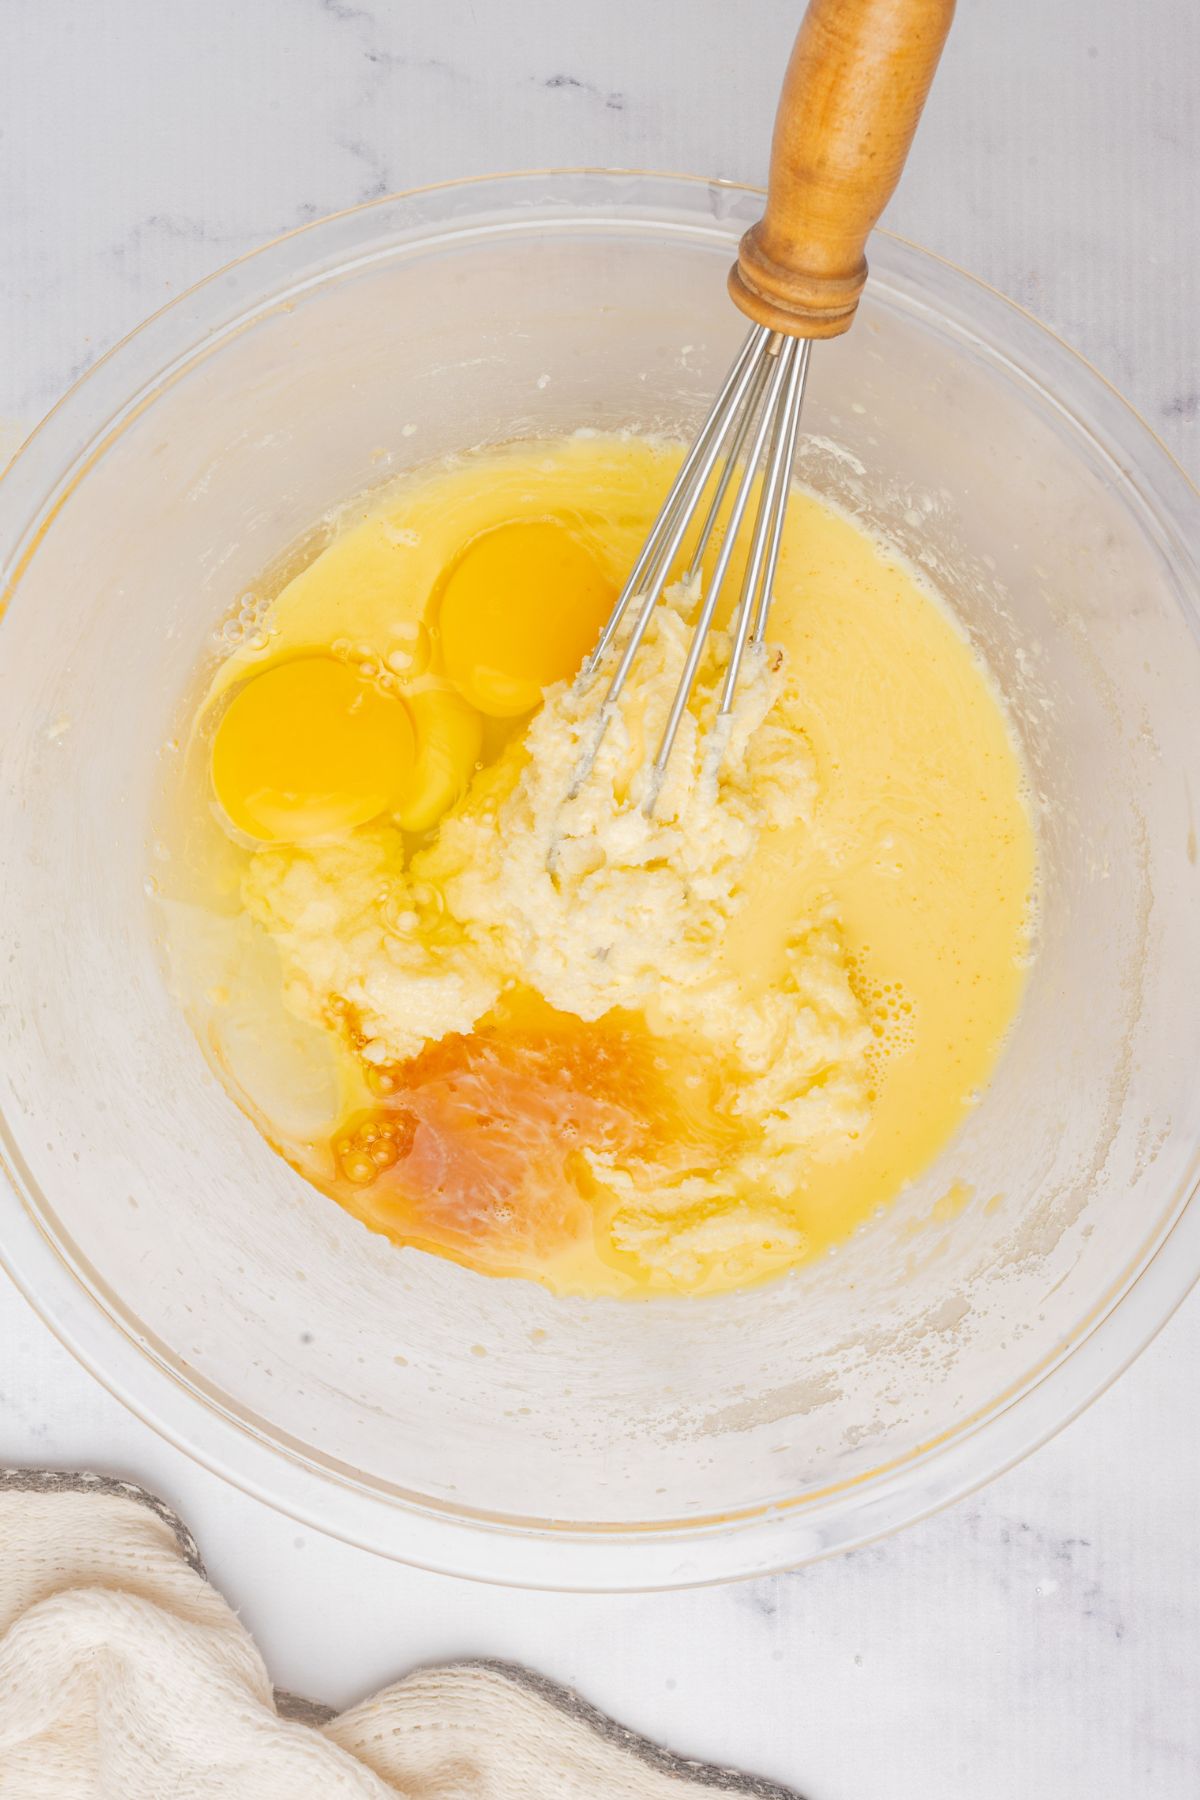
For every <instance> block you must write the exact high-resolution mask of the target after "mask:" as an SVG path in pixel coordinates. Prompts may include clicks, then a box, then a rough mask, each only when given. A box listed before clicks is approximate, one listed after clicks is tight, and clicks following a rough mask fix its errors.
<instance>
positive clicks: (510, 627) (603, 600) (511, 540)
mask: <svg viewBox="0 0 1200 1800" xmlns="http://www.w3.org/2000/svg"><path fill="white" fill-rule="evenodd" d="M615 599H616V586H615V584H614V583H613V581H612V580H611V579H610V577H609V576H608V575H607V574H606V572H605V571H604V569H603V568H602V567H601V566H600V564H599V563H598V562H597V561H596V558H595V557H594V556H593V555H592V553H591V551H590V550H589V549H588V548H587V546H586V545H584V544H582V543H581V542H580V541H579V539H578V538H577V537H576V536H575V534H574V533H573V532H572V531H571V530H570V529H569V528H568V527H567V526H566V525H564V524H562V523H561V522H560V521H559V520H557V519H521V520H514V521H512V522H511V523H509V524H506V525H497V526H494V527H493V528H492V529H491V530H489V531H483V532H481V533H480V534H479V536H478V537H476V538H473V539H472V540H471V542H470V543H469V544H468V545H467V547H466V549H465V550H464V551H463V552H462V554H461V555H460V556H459V557H458V559H457V561H456V562H455V563H454V565H453V567H452V568H451V569H450V571H449V573H448V575H447V576H446V578H445V581H444V583H443V586H442V591H441V596H440V606H439V609H438V615H437V623H438V630H439V633H440V637H441V648H442V657H443V661H444V665H445V669H446V673H447V675H448V676H449V678H450V680H451V681H452V682H453V683H454V685H455V687H456V688H457V689H458V691H459V693H460V694H462V696H463V698H464V699H466V700H468V701H470V703H471V705H472V706H475V707H478V709H479V711H480V712H481V713H486V714H487V716H488V717H489V718H493V719H512V718H517V717H518V716H519V715H520V714H521V713H527V712H530V711H532V709H533V708H534V707H535V706H537V705H538V703H539V701H540V700H541V698H542V693H543V690H544V689H545V688H547V687H549V686H550V685H551V684H552V683H553V682H556V681H564V680H566V679H567V678H568V677H570V676H571V675H573V674H574V673H575V671H576V670H577V669H578V668H579V666H580V664H581V663H582V661H583V659H584V657H585V656H586V655H587V653H588V651H589V650H590V649H591V648H592V646H593V645H594V644H595V642H596V639H597V637H598V636H599V634H600V630H601V627H602V626H603V624H604V622H605V620H606V619H607V618H608V615H609V613H610V612H611V611H612V607H613V602H614V600H615Z"/></svg>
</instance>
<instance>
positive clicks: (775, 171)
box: [571, 0, 954, 810]
mask: <svg viewBox="0 0 1200 1800" xmlns="http://www.w3.org/2000/svg"><path fill="white" fill-rule="evenodd" d="M953 14H954V0H811V4H810V5H809V7H808V10H807V12H806V14H805V16H804V20H803V22H802V24H801V26H800V32H799V35H798V36H797V38H796V43H795V47H794V49H793V51H792V55H791V60H790V61H789V63H788V68H787V74H786V76H785V77H784V83H783V92H782V94H781V96H780V101H779V110H778V113H777V114H776V119H775V133H774V138H773V140H772V145H771V168H770V177H769V182H768V189H767V205H766V211H765V213H764V215H763V217H762V218H761V219H760V220H759V222H758V224H757V225H754V226H752V227H751V228H750V230H749V231H748V232H747V233H746V235H745V237H744V238H743V239H742V242H741V245H740V247H739V250H738V258H737V261H736V262H735V263H734V265H733V267H732V269H731V270H730V272H729V291H730V294H731V296H732V298H733V300H734V302H735V304H736V305H737V306H739V307H740V308H741V310H742V312H744V313H745V314H746V315H747V317H748V318H750V319H751V320H752V324H751V328H750V332H749V334H748V336H747V338H746V340H745V342H744V344H743V345H742V348H741V350H740V352H739V353H738V355H737V357H736V359H735V360H734V363H733V366H732V368H731V369H730V371H729V374H728V375H727V377H726V379H725V382H724V385H723V386H722V388H721V391H720V393H719V394H718V395H717V398H716V400H715V402H714V404H713V407H712V410H711V411H710V413H709V415H708V417H707V418H706V419H705V421H704V424H703V425H702V426H701V428H700V433H699V435H698V437H697V438H696V440H695V442H694V443H693V445H692V447H691V449H690V450H689V451H688V454H687V455H686V457H685V458H684V460H683V464H682V466H681V468H680V470H679V473H678V475H677V476H676V478H675V481H674V483H673V485H672V487H671V490H670V492H669V493H668V495H667V498H666V500H665V501H664V503H663V506H662V510H661V511H660V512H659V514H658V517H657V518H656V519H655V521H654V524H653V526H652V527H651V530H650V535H649V536H648V537H647V539H646V542H645V545H644V546H643V548H642V551H641V554H640V555H639V556H638V558H637V561H636V562H635V563H634V566H633V568H632V570H631V571H630V574H629V579H628V580H627V581H626V583H625V585H624V587H623V588H622V590H621V593H620V596H619V597H618V599H617V602H616V605H615V606H614V607H613V610H612V613H611V615H610V616H609V619H608V622H607V624H606V625H605V626H604V629H603V631H602V632H601V634H600V638H599V641H598V642H597V644H596V647H595V649H594V650H593V652H592V654H591V655H590V657H589V658H588V659H587V661H586V662H585V664H584V666H583V669H582V670H581V672H580V680H581V682H585V683H586V682H589V681H590V680H591V679H592V678H593V677H594V676H595V675H596V673H597V671H598V670H599V668H600V665H601V663H602V662H603V661H604V659H605V657H606V655H607V653H608V652H609V650H610V649H611V648H612V647H613V645H614V642H615V640H616V639H617V636H618V632H619V630H620V626H621V622H622V620H623V619H624V618H625V615H626V613H627V612H628V611H629V609H630V607H631V606H633V605H634V604H635V603H636V605H637V611H636V615H635V617H634V620H633V624H632V626H631V628H630V629H629V631H628V633H627V635H626V636H625V637H624V638H623V639H622V640H621V642H620V654H619V660H618V661H617V665H616V668H615V670H614V672H613V675H612V678H611V681H610V683H609V687H608V692H607V693H606V695H605V697H604V700H603V703H602V705H601V708H600V712H599V715H598V718H597V725H596V733H595V737H594V739H593V746H592V750H591V753H590V754H589V756H588V757H587V758H586V760H585V763H584V765H583V766H582V767H581V768H580V769H579V771H577V773H576V777H575V780H574V782H573V784H572V789H571V791H572V793H574V792H575V791H577V789H578V787H579V785H580V783H581V781H582V780H583V779H584V778H585V776H586V774H587V770H588V768H590V766H591V762H592V760H593V758H594V756H595V753H596V749H597V748H598V746H599V742H600V738H601V736H602V735H603V732H604V730H605V727H606V726H607V724H608V722H609V720H610V718H611V717H612V714H613V711H614V709H615V707H616V705H617V702H618V700H619V698H620V695H621V692H622V689H623V688H624V686H625V684H626V681H627V680H628V678H629V672H630V670H631V668H632V667H633V661H634V658H635V657H636V655H637V653H638V650H639V648H640V646H641V644H642V641H643V639H644V638H645V635H646V631H647V628H648V626H649V624H650V620H651V618H652V616H653V613H654V610H655V607H656V606H657V605H658V602H659V600H660V598H661V596H662V592H663V588H664V586H665V584H666V581H667V576H668V574H669V572H670V570H671V568H672V566H673V565H674V563H675V559H676V557H677V556H678V555H679V553H680V551H681V550H682V548H683V545H684V542H685V540H686V538H687V535H688V532H689V530H690V528H691V526H692V523H693V520H694V519H695V516H696V514H697V512H698V511H699V508H700V504H701V502H702V500H703V499H704V496H705V494H706V493H707V492H708V489H709V485H710V483H711V482H712V479H713V477H714V475H716V478H717V479H716V485H715V488H714V490H713V493H712V497H711V499H710V501H709V504H708V508H707V511H706V512H705V515H704V519H703V522H702V524H701V526H700V530H699V535H698V537H697V539H696V541H695V543H694V544H693V545H692V546H691V548H690V551H689V553H688V562H687V574H686V575H685V577H684V579H685V581H691V580H693V579H695V578H696V577H697V576H698V575H699V571H700V566H701V561H702V559H703V557H704V554H705V551H706V550H707V548H708V545H709V543H710V541H711V539H712V536H713V532H714V531H715V529H716V527H717V524H718V522H719V520H720V517H721V513H722V510H723V507H724V504H725V501H726V498H727V495H728V492H729V489H730V487H731V486H733V485H734V483H735V481H736V487H735V488H734V494H733V500H732V504H731V507H730V511H729V516H728V519H727V520H726V522H725V529H724V535H723V537H722V540H721V544H720V549H719V551H718V554H717V558H716V561H715V563H714V565H713V569H712V573H711V576H710V577H709V579H708V581H707V582H706V583H705V584H704V585H703V591H702V594H701V600H700V609H699V614H698V616H697V619H696V624H695V628H694V630H693V633H692V638H691V642H690V645H689V648H688V652H687V656H686V659H685V661H684V666H683V672H682V674H681V676H680V678H679V685H678V687H677V688H676V691H675V695H674V699H673V700H672V703H671V708H670V711H669V713H668V715H667V721H666V725H665V727H664V730H663V734H662V740H661V742H660V744H659V748H658V752H657V755H656V756H655V759H654V765H653V768H652V770H651V774H650V779H649V782H648V784H647V787H646V799H645V802H644V804H645V805H646V808H647V810H650V809H651V808H652V807H653V804H654V799H655V796H656V795H657V793H658V789H659V787H660V785H661V782H662V778H663V774H664V771H665V769H666V766H667V762H668V759H669V758H670V755H671V748H672V746H673V744H674V742H675V738H676V736H677V734H678V731H679V725H680V721H681V719H682V718H683V714H684V711H685V710H686V708H687V704H688V699H689V697H690V695H691V692H692V688H693V685H694V683H695V679H696V671H697V669H698V668H699V666H700V659H701V657H702V655H703V653H704V646H705V642H706V640H707V638H708V634H709V631H710V629H711V627H712V622H713V618H714V616H715V614H716V610H717V605H718V603H719V601H720V598H721V593H722V590H723V588H724V585H725V581H726V578H727V576H728V574H729V569H730V565H731V563H732V561H733V556H734V551H735V547H736V544H737V541H738V536H739V533H740V531H741V527H742V524H743V521H744V519H745V517H746V514H747V512H748V511H749V509H750V503H751V500H752V498H753V494H754V489H755V485H756V483H757V482H758V481H759V472H760V466H761V487H760V489H759V500H758V506H757V510H756V512H755V515H754V521H753V525H752V527H751V530H750V535H749V540H748V544H747V551H746V563H745V573H744V575H743V578H742V584H741V591H740V593H739V596H738V599H737V602H736V605H735V607H734V609H733V612H732V614H731V622H730V635H729V660H728V663H727V665H726V669H725V675H724V681H723V683H722V687H721V695H720V700H719V703H718V711H717V718H718V722H719V721H720V719H721V718H722V717H724V716H727V715H728V714H729V713H730V712H731V710H732V708H733V703H734V694H735V692H736V689H737V683H738V675H739V672H740V670H741V668H742V664H743V660H744V658H745V655H746V649H747V645H748V644H756V643H761V642H762V639H763V634H764V632H765V630H766V626H767V618H768V615H769V612H770V607H771V589H772V583H773V581H774V577H775V568H776V564H777V562H778V558H779V547H780V542H781V539H782V537H783V524H784V516H785V514H786V511H787V503H788V493H789V489H790V486H791V479H792V465H793V461H794V458H795V453H796V440H797V436H798V433H799V429H800V411H801V407H802V405H803V401H804V387H805V382H806V380H807V377H808V367H809V360H810V356H811V351H812V344H813V340H814V339H816V338H831V337H837V336H839V335H840V334H841V333H842V332H843V331H845V330H846V329H847V328H848V326H849V325H850V323H851V320H852V319H853V317H854V313H855V309H856V307H857V306H858V301H859V296H860V295H861V293H862V290H863V284H864V283H865V281H866V278H867V263H866V258H865V256H864V254H863V250H864V246H865V244H866V240H867V236H868V234H869V233H870V231H871V229H872V227H873V226H874V224H875V221H876V220H877V219H878V217H879V215H880V213H881V212H882V211H883V209H884V207H885V206H886V204H887V202H888V200H889V199H890V198H891V195H892V193H893V191H894V189H895V187H896V183H897V181H898V180H899V178H900V172H901V170H902V168H903V166H904V161H905V158H906V156H907V155H908V150H909V146H910V144H911V143H912V139H913V134H914V132H915V131H916V128H917V122H918V120H919V118H920V116H921V109H922V107H923V106H924V104H925V97H926V95H927V94H928V92H929V86H930V83H931V81H932V80H933V75H934V71H935V69H936V68H937V63H938V58H939V57H940V55H941V52H942V46H943V44H944V43H945V41H946V33H947V32H948V31H949V29H950V21H951V18H952V17H953ZM764 459H765V460H764Z"/></svg>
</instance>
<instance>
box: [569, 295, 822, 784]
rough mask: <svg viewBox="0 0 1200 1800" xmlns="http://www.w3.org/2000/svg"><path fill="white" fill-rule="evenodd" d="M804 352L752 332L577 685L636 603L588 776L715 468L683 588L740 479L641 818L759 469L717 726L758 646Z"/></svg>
mask: <svg viewBox="0 0 1200 1800" xmlns="http://www.w3.org/2000/svg"><path fill="white" fill-rule="evenodd" d="M810 348H811V346H810V342H809V340H808V339H807V338H794V337H786V336H784V335H783V334H782V333H780V332H773V331H771V330H770V329H769V328H768V327H767V326H765V325H754V326H752V327H751V329H750V331H749V333H748V335H747V337H746V340H745V343H744V344H743V345H742V348H741V350H740V351H739V353H738V355H737V357H736V358H735V360H734V363H733V366H732V368H731V369H730V371H729V374H728V375H727V377H726V379H725V383H724V385H723V387H722V388H721V391H720V393H719V394H718V395H717V398H716V400H715V402H714V403H713V407H712V410H711V411H710V412H709V414H708V417H707V418H706V419H705V421H704V424H703V425H702V426H701V428H700V432H699V435H698V437H697V438H696V441H695V443H694V444H693V446H692V448H691V450H690V451H689V452H688V454H687V456H686V457H685V458H684V460H683V463H682V465H681V467H680V470H679V473H678V475H677V476H676V477H675V480H674V482H673V483H672V486H671V489H670V492H669V493H668V495H667V498H666V500H665V501H664V502H663V505H662V508H661V510H660V512H659V514H658V516H657V518H656V519H655V521H654V524H653V525H652V526H651V529H650V535H649V536H648V537H647V539H646V542H645V544H644V545H643V547H642V551H641V554H640V556H639V557H638V559H637V561H636V563H635V564H634V566H633V569H632V570H631V571H630V575H629V579H628V581H627V582H626V583H625V586H624V587H623V588H622V590H621V593H620V595H619V596H618V599H617V602H616V605H615V606H614V607H613V610H612V612H611V614H610V615H609V618H608V622H607V623H606V625H605V627H604V630H603V631H602V632H601V634H600V638H599V641H598V643H597V645H596V648H595V650H594V651H593V652H592V654H591V656H590V657H589V658H588V660H587V662H586V663H585V664H584V667H583V670H582V672H581V676H580V679H581V681H584V682H586V681H589V680H591V678H592V677H593V675H594V674H595V673H596V670H597V668H598V667H599V664H600V663H601V661H602V660H603V658H604V656H605V654H606V652H607V651H608V649H609V647H610V645H611V644H612V642H613V640H614V638H615V637H616V634H617V632H618V630H619V628H620V625H621V621H622V619H623V618H624V617H625V614H626V613H627V612H628V610H629V608H630V606H631V605H632V604H633V603H634V601H638V602H640V605H639V609H638V613H637V617H636V619H635V621H634V624H633V626H632V629H631V630H630V632H629V635H628V637H627V638H626V639H625V642H624V644H623V645H622V648H621V656H620V660H619V661H618V664H617V667H616V670H615V672H614V674H613V677H612V680H611V682H610V683H609V687H608V692H607V693H606V694H605V696H604V700H603V703H602V705H601V707H600V713H599V717H598V720H597V729H596V735H595V739H594V742H593V748H592V754H591V756H590V757H589V758H588V763H587V767H590V763H591V760H592V757H594V755H595V749H596V747H598V745H599V742H600V738H601V736H602V735H603V732H604V730H605V728H606V726H607V724H608V721H609V719H610V718H611V716H612V713H613V710H614V709H615V707H616V704H617V701H618V700H619V698H620V696H621V692H622V690H623V688H624V686H625V683H626V681H627V680H628V678H629V672H630V670H631V668H632V667H633V661H634V658H635V656H636V655H637V653H638V650H639V649H640V647H641V644H642V642H643V640H644V638H645V636H646V632H647V630H648V629H649V625H650V621H651V619H652V617H653V616H654V609H655V607H656V606H657V605H658V602H659V600H660V598H661V596H662V591H663V588H664V586H665V585H666V581H667V577H668V575H669V573H670V570H671V566H672V564H673V563H674V561H675V559H676V557H677V556H678V554H679V551H680V549H681V548H682V547H683V543H684V540H685V539H686V537H687V534H688V531H689V529H690V527H691V525H692V522H693V519H694V518H695V515H696V512H697V510H698V509H699V506H700V503H701V501H702V500H703V498H704V495H705V493H706V492H707V489H708V485H709V482H710V481H711V480H712V477H713V475H714V473H715V472H716V470H717V467H718V464H721V469H720V474H719V476H718V478H717V483H716V488H715V490H714V492H713V496H712V499H711V500H710V502H709V506H708V511H707V513H706V514H705V517H704V522H703V524H702V525H701V527H700V534H699V537H698V538H697V540H696V543H695V545H694V546H693V547H692V550H691V554H690V557H689V564H688V571H687V575H686V576H685V578H684V579H685V580H687V581H694V580H695V579H696V578H697V577H698V575H699V570H700V564H701V560H702V558H703V556H704V553H705V551H706V550H707V548H708V545H709V542H710V540H711V538H712V535H713V532H714V530H715V529H716V526H717V524H718V521H719V519H720V516H721V513H722V510H723V507H724V502H725V499H726V496H727V494H728V492H729V489H730V487H731V486H732V485H733V483H734V481H735V478H738V476H739V470H740V478H738V479H737V485H736V489H735V491H734V496H733V502H732V506H731V509H730V512H729V517H728V519H727V520H726V523H725V530H724V536H723V538H722V541H721V547H720V550H719V551H718V553H717V560H716V563H715V565H714V568H713V572H712V575H711V578H710V579H709V580H708V582H707V583H705V586H704V592H703V595H702V599H701V604H700V612H699V615H698V617H697V620H696V624H695V627H694V629H693V632H692V639H691V643H690V645H689V648H688V654H687V658H686V660H685V662H684V666H683V672H682V674H681V675H680V678H679V684H678V686H677V688H676V690H675V694H674V698H673V699H672V702H671V708H670V711H669V713H668V715H667V722H666V726H665V728H664V730H663V735H662V740H661V742H660V744H659V747H658V752H657V755H656V756H655V759H654V764H653V768H652V771H651V778H650V782H649V786H648V789H647V796H646V805H647V807H651V806H653V803H654V798H655V796H656V794H657V792H658V788H659V786H660V785H661V782H662V778H663V774H664V772H665V770H666V766H667V762H668V760H669V758H670V755H671V750H672V747H673V746H674V743H675V739H676V737H677V735H678V732H679V726H680V722H681V720H682V718H683V715H684V712H685V710H686V708H687V704H688V700H689V697H690V695H691V692H692V688H693V687H694V685H695V680H696V671H697V669H698V668H699V666H700V659H701V657H702V656H703V654H704V645H705V642H706V640H707V638H708V634H709V631H710V630H711V628H712V622H713V618H714V616H715V614H716V610H717V606H718V604H719V602H720V598H721V593H722V591H723V589H724V586H725V581H726V577H727V576H728V574H729V569H730V565H731V563H732V561H733V556H734V551H735V549H736V546H737V540H738V532H739V530H740V527H741V524H742V520H743V518H744V516H745V514H746V512H747V510H748V508H749V505H750V501H751V499H752V498H753V494H754V489H755V485H756V483H757V482H758V481H759V479H760V465H763V466H762V469H761V488H760V492H759V501H758V509H757V513H756V515H755V520H754V527H753V531H752V533H751V536H750V540H749V546H748V550H747V556H746V569H745V574H744V576H743V578H742V585H741V590H740V593H739V596H738V600H737V605H736V608H735V611H734V614H733V619H732V623H731V638H730V656H729V663H728V666H727V669H726V674H725V681H724V685H723V688H722V692H721V699H720V705H719V711H720V713H721V714H722V715H724V714H727V713H729V712H730V711H731V710H732V707H733V701H734V694H735V691H736V688H737V679H738V673H739V670H740V669H741V666H742V661H743V658H744V656H745V651H746V645H747V643H748V642H756V641H759V640H761V638H762V634H763V630H764V628H765V626H766V621H767V614H768V611H769V609H770V603H771V584H772V582H773V581H774V578H775V567H776V564H777V562H778V560H779V547H780V542H781V540H782V536H783V521H784V514H785V512H786V509H787V497H788V489H789V486H790V483H791V473H792V464H793V461H794V458H795V453H796V438H797V433H798V430H799V424H800V409H801V406H802V404H803V400H804V383H805V378H806V376H807V373H808V360H809V351H810ZM747 442H748V443H749V449H748V450H747V448H746V445H747ZM764 452H765V456H766V461H765V465H764V464H763V458H764ZM722 458H724V462H723V464H722ZM587 767H585V768H584V769H583V770H581V771H580V773H579V774H578V775H577V776H576V779H575V782H574V783H573V785H572V792H575V791H576V790H577V789H578V786H579V784H580V782H581V780H582V779H583V777H584V776H585V775H586V773H587Z"/></svg>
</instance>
